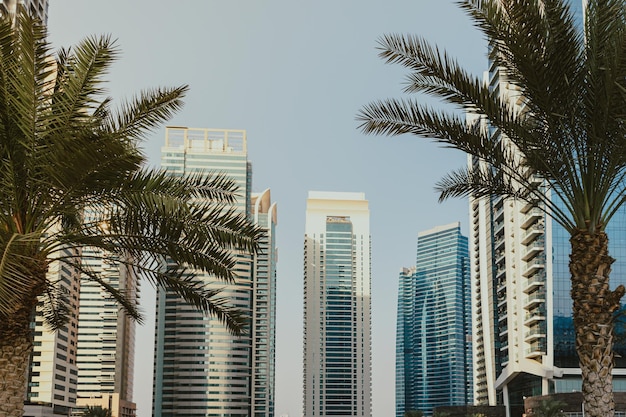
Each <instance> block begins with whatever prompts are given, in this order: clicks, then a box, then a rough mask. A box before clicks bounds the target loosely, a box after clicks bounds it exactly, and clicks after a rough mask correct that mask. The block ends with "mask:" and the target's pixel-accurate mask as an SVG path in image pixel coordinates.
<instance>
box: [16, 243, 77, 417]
mask: <svg viewBox="0 0 626 417" xmlns="http://www.w3.org/2000/svg"><path fill="white" fill-rule="evenodd" d="M59 252H60V256H67V257H77V256H79V255H80V254H79V253H78V251H77V250H75V249H61V250H60V251H59ZM48 279H49V280H50V282H54V283H55V285H54V289H55V291H56V295H55V296H57V297H62V298H64V300H65V302H66V303H67V305H68V307H69V314H68V318H69V320H68V322H67V323H66V324H65V325H64V326H63V327H61V328H60V329H59V330H57V331H52V330H50V329H49V328H48V326H47V325H46V324H45V323H44V319H43V315H44V310H43V309H44V305H43V303H40V304H39V305H38V306H37V308H36V311H35V312H34V313H35V314H34V316H33V322H32V328H33V353H32V357H31V361H30V364H29V367H28V375H27V383H28V387H27V393H26V399H25V403H24V416H25V417H56V416H67V415H68V414H69V413H70V412H71V410H72V408H73V407H75V406H76V397H77V396H76V380H77V375H78V368H77V366H76V347H77V343H78V337H77V335H78V330H77V329H78V291H79V288H80V273H79V272H78V271H77V270H75V269H73V268H68V267H67V266H65V265H61V263H60V262H58V261H54V262H52V263H51V264H50V266H49V268H48Z"/></svg>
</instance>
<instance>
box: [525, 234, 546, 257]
mask: <svg viewBox="0 0 626 417" xmlns="http://www.w3.org/2000/svg"><path fill="white" fill-rule="evenodd" d="M545 246H546V241H545V239H544V238H543V237H540V238H539V239H535V240H533V241H532V242H530V244H529V245H528V246H526V247H524V249H523V251H522V260H524V261H528V260H530V259H532V258H534V257H535V256H537V254H539V253H541V252H542V251H543V250H544V249H545Z"/></svg>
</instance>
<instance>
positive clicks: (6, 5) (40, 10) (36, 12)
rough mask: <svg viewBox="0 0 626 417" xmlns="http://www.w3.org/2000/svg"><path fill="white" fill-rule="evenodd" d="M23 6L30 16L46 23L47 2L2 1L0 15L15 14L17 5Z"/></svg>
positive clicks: (27, 0) (0, 2)
mask: <svg viewBox="0 0 626 417" xmlns="http://www.w3.org/2000/svg"><path fill="white" fill-rule="evenodd" d="M18 4H23V5H24V7H26V10H28V11H29V13H30V14H31V15H32V16H36V17H38V18H40V19H41V21H42V22H44V23H46V22H47V21H48V0H2V1H0V14H3V13H10V14H15V12H16V10H17V5H18Z"/></svg>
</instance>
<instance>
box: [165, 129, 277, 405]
mask: <svg viewBox="0 0 626 417" xmlns="http://www.w3.org/2000/svg"><path fill="white" fill-rule="evenodd" d="M162 167H163V168H164V169H165V170H167V171H168V172H169V173H170V174H171V175H184V174H190V173H199V172H200V173H201V172H209V171H219V172H223V173H225V174H227V175H229V176H230V177H232V178H233V179H234V180H235V181H236V182H237V184H238V185H239V189H240V191H239V192H240V198H239V199H238V200H237V202H236V204H235V207H236V209H237V210H239V211H240V212H242V213H246V214H247V215H248V216H250V218H251V219H255V220H256V221H257V223H258V224H259V225H260V226H262V227H264V228H266V229H267V231H268V235H267V236H266V239H265V240H264V241H263V242H262V243H261V244H262V246H263V252H262V253H259V254H258V255H256V256H255V257H250V256H244V255H240V256H239V258H238V262H237V267H236V270H235V272H236V276H237V277H236V280H235V281H236V282H235V283H233V284H227V283H224V282H215V281H216V279H215V278H214V277H212V276H209V275H205V276H203V279H205V280H206V282H207V284H209V285H215V286H217V287H218V288H221V289H222V292H221V295H222V296H224V297H226V298H228V299H229V300H231V301H232V305H233V306H235V307H237V308H238V309H239V310H240V311H241V312H243V313H244V314H246V315H248V316H249V317H250V318H251V328H250V329H249V330H250V331H249V332H248V334H246V335H243V336H233V335H232V334H230V332H229V331H228V330H227V329H226V327H225V326H224V324H223V323H221V322H220V321H219V320H218V319H216V318H213V317H210V316H206V315H204V314H202V313H201V312H198V311H197V310H196V309H195V308H194V307H192V306H190V305H188V304H187V303H186V302H184V301H183V300H182V299H181V298H179V297H178V296H177V295H175V294H172V293H169V292H166V291H163V290H159V291H158V292H157V316H156V325H155V327H156V330H155V334H156V343H155V356H154V358H155V359H154V366H155V367H154V392H153V415H154V416H155V417H170V416H190V417H191V416H226V415H228V416H250V415H255V416H258V415H263V416H272V415H273V407H274V404H273V401H274V385H273V384H274V358H275V354H274V339H275V336H274V326H275V323H274V318H275V297H276V295H275V286H276V260H277V259H276V249H275V246H274V245H275V234H274V232H275V230H274V229H275V226H276V206H275V205H274V204H272V203H271V201H270V194H269V190H267V191H265V192H264V193H262V194H260V195H256V196H254V197H253V196H252V194H251V182H252V170H251V165H250V163H249V162H248V159H247V138H246V133H245V131H243V130H215V129H191V128H185V127H182V128H178V127H168V128H167V129H166V141H165V146H164V147H163V148H162ZM253 413H254V414H253Z"/></svg>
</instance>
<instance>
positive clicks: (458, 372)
mask: <svg viewBox="0 0 626 417" xmlns="http://www.w3.org/2000/svg"><path fill="white" fill-rule="evenodd" d="M469 284H470V283H469V258H468V248H467V238H466V237H465V236H462V235H461V227H460V223H453V224H449V225H445V226H439V227H435V228H433V229H430V230H427V231H424V232H421V233H419V234H418V240H417V263H416V267H415V268H414V269H406V268H405V269H403V271H402V273H401V274H400V285H399V292H398V320H397V326H398V327H397V335H396V375H397V379H396V416H398V417H402V416H403V415H404V413H405V412H406V411H410V410H420V411H422V412H424V413H425V415H427V416H428V415H431V414H432V412H433V410H434V408H435V407H438V406H449V405H465V404H471V403H472V372H471V357H472V355H471V352H472V346H471V341H470V337H469V336H470V333H471V320H470V299H469V291H470V288H469Z"/></svg>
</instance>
